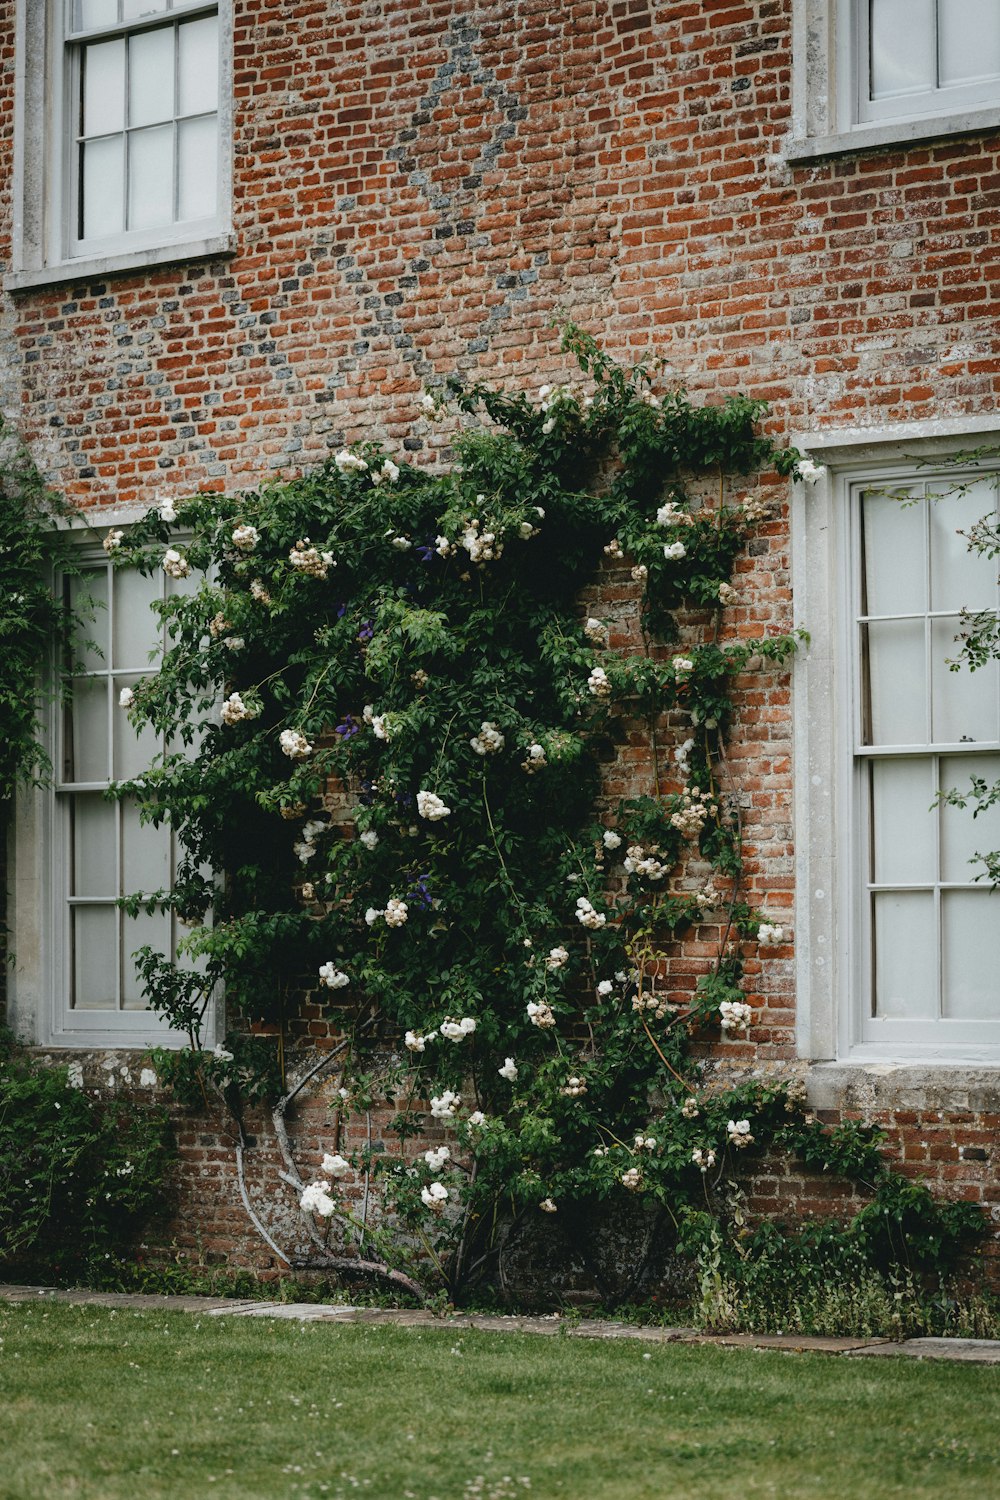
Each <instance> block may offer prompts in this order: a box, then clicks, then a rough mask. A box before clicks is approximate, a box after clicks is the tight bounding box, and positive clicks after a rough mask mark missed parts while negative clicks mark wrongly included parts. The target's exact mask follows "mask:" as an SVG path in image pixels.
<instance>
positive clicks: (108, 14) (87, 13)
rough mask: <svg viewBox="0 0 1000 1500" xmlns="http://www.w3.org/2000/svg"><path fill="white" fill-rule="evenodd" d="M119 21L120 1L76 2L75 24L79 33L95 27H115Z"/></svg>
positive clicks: (88, 0)
mask: <svg viewBox="0 0 1000 1500" xmlns="http://www.w3.org/2000/svg"><path fill="white" fill-rule="evenodd" d="M117 20H118V0H76V15H75V17H74V19H73V24H74V26H75V27H76V28H77V30H79V31H89V30H90V29H91V27H93V26H114V25H115V23H116V22H117Z"/></svg>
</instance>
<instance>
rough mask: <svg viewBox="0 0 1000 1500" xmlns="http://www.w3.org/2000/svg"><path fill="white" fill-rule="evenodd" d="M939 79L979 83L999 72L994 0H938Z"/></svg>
mask: <svg viewBox="0 0 1000 1500" xmlns="http://www.w3.org/2000/svg"><path fill="white" fill-rule="evenodd" d="M938 17H939V22H940V28H941V30H940V36H939V38H938V49H939V64H940V70H941V71H940V83H941V86H942V88H946V87H948V85H949V84H953V83H978V82H980V81H981V80H983V79H986V78H996V77H997V76H998V75H1000V5H997V0H938Z"/></svg>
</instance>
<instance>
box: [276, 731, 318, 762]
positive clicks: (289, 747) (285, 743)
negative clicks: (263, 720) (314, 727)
mask: <svg viewBox="0 0 1000 1500" xmlns="http://www.w3.org/2000/svg"><path fill="white" fill-rule="evenodd" d="M278 744H279V745H280V746H281V749H282V752H283V753H284V754H285V755H287V756H288V759H289V760H305V759H306V757H307V756H308V755H311V754H312V749H313V747H312V745H310V743H309V741H308V740H307V739H306V737H305V735H304V734H302V733H301V732H300V731H299V730H298V729H283V730H282V731H281V733H280V734H279V735H278Z"/></svg>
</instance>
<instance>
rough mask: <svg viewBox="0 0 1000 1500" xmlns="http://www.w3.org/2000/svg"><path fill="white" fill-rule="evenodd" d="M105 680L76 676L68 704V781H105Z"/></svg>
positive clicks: (106, 710)
mask: <svg viewBox="0 0 1000 1500" xmlns="http://www.w3.org/2000/svg"><path fill="white" fill-rule="evenodd" d="M108 688H109V684H108V680H107V678H105V677H78V678H77V679H76V681H75V682H74V683H73V687H72V699H71V702H70V708H69V714H68V718H69V727H70V742H69V744H68V746H67V750H68V751H69V756H68V760H69V764H68V767H67V776H66V779H67V780H68V781H108V780H109V779H110V775H111V768H110V765H109V763H108Z"/></svg>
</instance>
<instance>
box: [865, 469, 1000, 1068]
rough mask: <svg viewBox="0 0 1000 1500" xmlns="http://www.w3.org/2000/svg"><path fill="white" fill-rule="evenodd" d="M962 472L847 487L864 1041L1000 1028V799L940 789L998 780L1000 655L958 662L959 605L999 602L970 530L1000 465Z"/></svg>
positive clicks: (992, 1034) (996, 1032)
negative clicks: (997, 864) (994, 874)
mask: <svg viewBox="0 0 1000 1500" xmlns="http://www.w3.org/2000/svg"><path fill="white" fill-rule="evenodd" d="M954 485H955V481H954V478H953V477H952V476H949V475H947V474H945V473H939V474H937V475H934V476H931V475H930V474H928V475H927V476H926V477H924V476H923V475H920V476H917V475H914V476H913V477H912V478H911V479H909V480H907V481H906V482H905V483H903V484H902V485H900V484H899V483H898V482H896V483H893V484H892V485H891V487H890V488H889V489H888V490H887V489H886V488H885V486H884V485H883V484H881V483H880V484H879V485H878V486H877V487H871V486H867V485H865V484H864V483H855V484H854V485H852V486H851V497H850V503H851V524H852V532H853V544H854V545H853V551H854V566H855V588H856V594H855V598H856V613H855V623H854V653H853V654H854V662H853V667H854V685H855V723H854V737H855V743H854V762H855V767H854V780H855V796H856V799H857V801H856V816H857V819H858V824H857V827H858V838H857V844H856V848H857V853H858V860H859V866H860V868H859V869H858V871H857V880H858V904H859V908H860V910H859V922H858V925H857V951H856V972H857V981H858V983H857V993H858V996H859V997H860V999H861V1014H860V1016H859V1018H858V1019H859V1032H858V1035H859V1039H860V1041H861V1042H862V1043H864V1042H874V1043H878V1042H883V1043H886V1044H887V1045H889V1046H891V1045H892V1043H893V1041H896V1042H907V1043H910V1044H913V1043H926V1044H928V1045H930V1046H933V1045H934V1043H935V1041H948V1042H950V1043H956V1042H959V1043H960V1042H961V1041H962V1039H963V1037H965V1036H968V1038H969V1039H970V1040H974V1041H977V1042H978V1041H982V1040H986V1039H992V1040H1000V895H997V894H996V893H994V892H993V891H992V890H991V888H990V886H989V884H988V883H987V882H984V881H982V880H978V881H977V879H976V877H977V875H981V874H982V866H981V865H980V864H977V862H976V860H975V857H974V856H975V852H976V851H977V850H980V851H986V850H993V849H1000V808H994V809H992V810H991V811H990V812H989V813H988V814H987V815H985V816H981V817H978V818H976V819H975V820H974V819H973V817H972V814H971V812H970V811H969V810H961V809H957V808H954V807H950V806H947V805H941V804H940V803H938V802H937V793H938V792H939V791H941V790H945V789H948V788H952V787H958V788H967V787H968V785H969V779H970V777H971V776H980V777H983V778H985V779H987V780H989V781H991V782H992V781H995V780H997V779H1000V670H998V666H997V664H996V663H995V662H993V663H989V664H988V665H987V666H985V667H983V668H981V669H980V670H979V671H977V672H975V673H972V672H970V671H969V670H968V669H967V668H965V667H959V668H958V669H957V670H954V669H953V668H952V666H951V665H950V663H951V662H955V661H956V660H957V657H958V651H959V646H958V644H957V643H956V636H957V635H958V634H959V632H960V630H961V628H962V626H961V613H960V612H961V610H962V609H963V608H966V609H972V610H990V611H996V610H997V609H998V607H1000V597H998V585H997V564H996V561H995V560H993V561H991V560H990V559H988V558H985V557H983V556H981V555H978V554H975V553H972V552H970V550H969V547H968V543H967V540H966V537H965V536H964V535H962V534H961V533H962V532H963V531H967V530H968V529H969V528H970V527H971V526H972V525H973V523H974V522H975V521H976V520H978V519H979V518H981V517H983V516H989V515H992V516H994V517H995V516H996V514H997V479H996V476H995V475H992V474H990V475H981V476H979V475H975V474H971V475H968V476H966V477H965V479H964V481H963V483H962V484H961V485H960V487H959V488H958V489H955V488H954ZM900 496H905V499H900V498H899V497H900Z"/></svg>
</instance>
